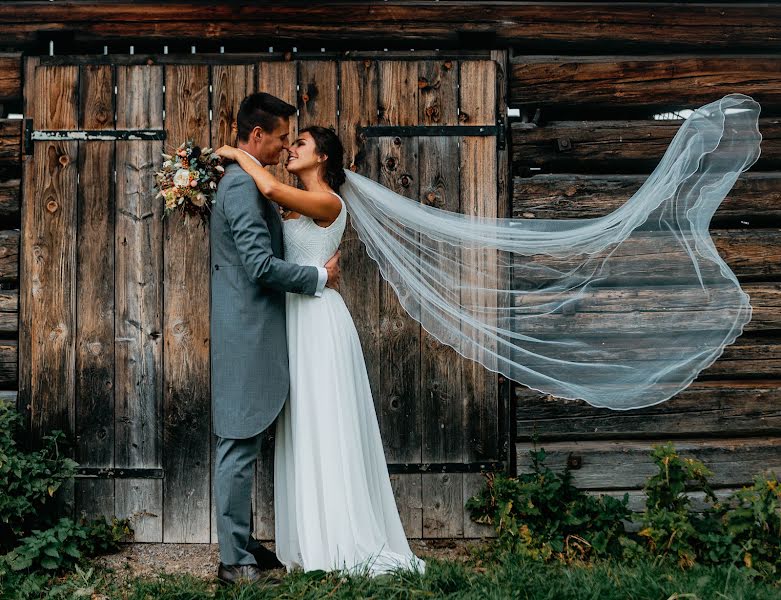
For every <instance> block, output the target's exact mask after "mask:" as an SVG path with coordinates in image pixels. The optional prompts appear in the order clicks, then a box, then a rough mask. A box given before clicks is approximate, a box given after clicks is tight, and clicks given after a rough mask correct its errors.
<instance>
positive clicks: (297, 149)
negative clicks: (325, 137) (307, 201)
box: [285, 131, 326, 175]
mask: <svg viewBox="0 0 781 600" xmlns="http://www.w3.org/2000/svg"><path fill="white" fill-rule="evenodd" d="M287 152H288V156H287V161H286V162H285V168H286V169H287V170H288V172H290V173H296V174H299V175H300V174H301V173H303V172H306V171H308V170H310V169H319V168H320V167H321V166H322V165H323V163H324V162H325V159H326V157H325V155H319V154H318V153H317V150H316V149H315V140H314V138H313V137H312V134H311V133H309V132H308V131H305V132H304V133H302V134H301V135H300V136H298V138H297V139H296V141H294V142H293V143H292V144H290V148H288V150H287Z"/></svg>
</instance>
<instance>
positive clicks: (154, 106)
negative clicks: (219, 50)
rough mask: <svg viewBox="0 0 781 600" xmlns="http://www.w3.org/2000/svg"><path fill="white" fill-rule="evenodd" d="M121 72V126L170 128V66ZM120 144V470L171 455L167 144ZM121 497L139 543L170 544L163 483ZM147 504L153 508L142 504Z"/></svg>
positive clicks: (145, 482) (124, 484) (140, 485)
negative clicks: (166, 74) (166, 77)
mask: <svg viewBox="0 0 781 600" xmlns="http://www.w3.org/2000/svg"><path fill="white" fill-rule="evenodd" d="M116 70H117V72H116V79H117V127H118V128H122V129H147V128H149V129H159V128H162V127H163V68H162V67H158V66H146V65H143V66H118V67H116ZM177 143H178V142H177ZM116 147H117V149H116V153H117V154H116V156H117V162H116V169H117V183H116V232H115V234H114V238H113V240H112V246H113V247H114V251H115V253H116V271H115V276H114V282H115V293H116V323H115V344H114V348H115V352H116V381H115V393H116V420H115V423H116V439H117V454H116V466H117V467H130V468H160V467H163V454H164V452H163V447H162V444H163V357H162V351H163V340H162V331H163V315H162V310H163V224H162V221H161V219H162V216H163V210H162V201H161V200H160V199H159V198H155V195H156V193H157V191H156V190H155V189H154V187H153V184H154V171H155V170H157V169H158V168H159V165H160V164H161V161H162V158H161V156H160V153H161V152H163V143H162V142H142V141H134V142H117V143H116ZM177 451H178V449H176V448H170V449H169V452H173V453H176V452H177ZM166 476H168V474H167V473H166ZM116 492H117V502H116V512H117V514H118V515H123V516H129V515H132V514H133V513H134V512H136V511H141V512H140V514H138V515H135V516H134V517H133V523H134V525H136V526H138V531H137V532H136V536H135V539H136V540H137V541H144V542H161V541H163V527H162V525H163V523H162V519H161V518H160V515H161V513H162V512H163V482H162V481H161V480H160V479H119V480H117V482H116ZM166 499H168V498H166ZM141 500H143V501H144V502H146V505H145V506H141V505H139V504H138V502H139V501H141Z"/></svg>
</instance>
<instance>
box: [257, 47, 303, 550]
mask: <svg viewBox="0 0 781 600" xmlns="http://www.w3.org/2000/svg"><path fill="white" fill-rule="evenodd" d="M257 70H258V82H257V88H256V89H257V91H259V92H267V93H269V94H272V95H274V96H276V97H277V98H279V99H281V100H284V101H285V102H288V103H290V104H292V105H293V106H297V102H298V100H297V98H296V86H297V85H298V67H297V63H296V62H263V63H259V64H258V65H257ZM297 133H298V117H297V116H296V115H292V116H291V117H290V136H289V138H288V139H289V140H291V141H292V140H294V139H295V137H296V134H297ZM286 157H287V152H284V151H283V152H282V157H281V158H280V164H278V165H275V166H273V167H270V171H271V172H272V173H273V174H274V176H275V177H277V179H279V180H280V181H283V182H285V183H286V184H288V185H296V178H295V177H293V176H292V175H290V174H289V173H288V172H287V169H285V167H284V164H282V163H283V161H284V160H285V158H286ZM275 431H276V422H275V424H274V425H273V426H272V427H269V428H268V429H267V430H266V431H264V432H263V439H262V440H261V445H260V456H259V457H258V463H257V471H256V487H255V504H256V509H255V510H256V513H255V535H256V536H257V537H258V538H259V539H263V540H270V539H273V538H274V440H275V437H274V436H275Z"/></svg>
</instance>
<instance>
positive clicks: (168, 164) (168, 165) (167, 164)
mask: <svg viewBox="0 0 781 600" xmlns="http://www.w3.org/2000/svg"><path fill="white" fill-rule="evenodd" d="M172 164H174V163H172V162H171V161H170V160H167V161H165V162H164V163H163V166H164V167H170V166H171V165H172Z"/></svg>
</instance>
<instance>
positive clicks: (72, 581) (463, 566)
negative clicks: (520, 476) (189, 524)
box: [35, 552, 781, 600]
mask: <svg viewBox="0 0 781 600" xmlns="http://www.w3.org/2000/svg"><path fill="white" fill-rule="evenodd" d="M423 557H424V558H425V559H426V560H427V572H426V574H425V575H423V576H420V575H417V574H411V573H395V574H390V575H383V576H380V577H376V578H373V579H372V578H366V577H340V576H339V575H337V574H333V573H331V574H328V573H323V572H310V573H302V572H293V573H291V574H285V573H284V572H283V571H281V570H278V571H273V572H271V573H272V574H273V575H277V577H276V579H277V580H278V581H269V582H267V583H265V584H263V585H251V586H249V585H248V586H241V587H235V588H232V589H224V588H221V587H219V586H218V585H217V584H216V582H215V581H214V579H213V578H212V577H211V576H201V577H198V576H195V575H192V574H174V573H164V572H163V571H162V569H161V570H160V571H159V572H158V573H146V574H145V575H143V576H139V575H136V574H134V573H132V572H131V571H130V570H129V569H124V570H123V569H117V568H113V569H112V568H107V567H106V566H105V565H101V563H93V564H92V565H89V564H87V565H86V567H87V569H86V570H84V569H79V570H78V571H76V572H74V573H71V574H69V575H68V576H66V577H64V578H60V579H59V580H57V581H56V582H54V586H53V587H52V588H51V590H50V593H51V594H53V595H52V596H49V597H61V598H75V597H83V598H91V599H92V600H101V599H106V598H112V599H113V598H122V599H133V600H153V599H154V600H158V599H160V600H166V599H170V600H183V599H198V598H241V599H261V598H264V599H265V598H275V599H276V598H311V599H315V598H316V599H321V598H339V599H347V598H349V599H353V598H400V599H401V598H475V599H477V598H480V599H491V598H547V599H551V600H562V599H566V598H583V599H599V600H611V599H622V600H624V599H627V598H630V599H632V600H643V599H649V600H650V599H654V600H656V599H663V600H672V599H684V598H686V599H689V600H694V599H703V600H706V599H707V600H712V599H725V598H735V599H747V600H748V599H753V598H757V599H760V598H761V599H771V598H772V599H781V582H776V585H775V586H774V585H771V584H769V583H760V582H754V581H751V580H750V579H748V578H747V576H746V575H745V574H744V572H743V571H741V570H739V569H736V568H734V567H698V566H696V567H694V568H692V569H688V570H682V569H680V568H678V567H677V566H675V565H670V564H663V563H660V562H653V561H644V562H638V563H636V564H632V565H630V564H626V563H616V562H613V561H596V562H594V563H592V564H590V565H563V564H558V563H552V564H544V563H540V562H533V561H529V560H522V559H520V558H518V557H517V556H513V555H505V556H504V557H503V558H501V559H499V560H498V561H495V562H492V563H487V562H486V561H485V560H484V559H482V558H480V553H479V552H475V553H472V554H470V555H469V556H467V557H458V558H436V557H435V556H433V555H428V556H425V555H424V556H423ZM90 568H91V571H90ZM35 597H38V596H35Z"/></svg>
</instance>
